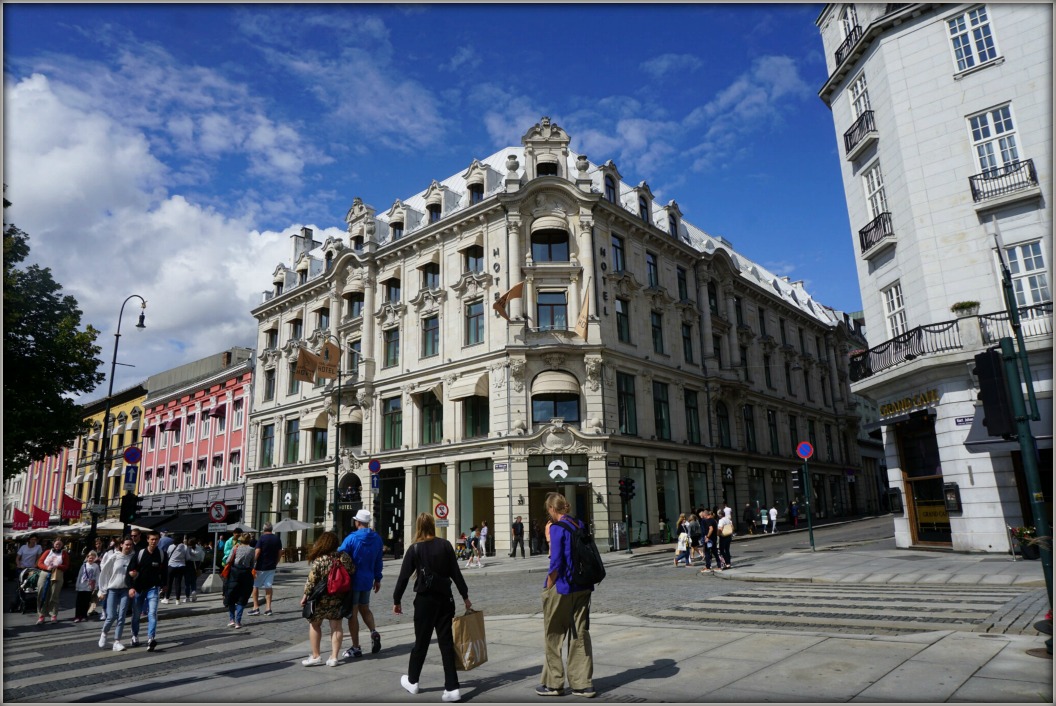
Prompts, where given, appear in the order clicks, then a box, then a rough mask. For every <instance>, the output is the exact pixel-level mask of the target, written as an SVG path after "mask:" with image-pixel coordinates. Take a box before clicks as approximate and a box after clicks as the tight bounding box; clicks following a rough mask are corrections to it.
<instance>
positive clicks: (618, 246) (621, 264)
mask: <svg viewBox="0 0 1056 706" xmlns="http://www.w3.org/2000/svg"><path fill="white" fill-rule="evenodd" d="M626 269H627V259H626V257H625V255H624V250H623V238H620V237H618V236H615V235H614V236H612V271H613V272H623V271H624V270H626Z"/></svg>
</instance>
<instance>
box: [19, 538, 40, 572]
mask: <svg viewBox="0 0 1056 706" xmlns="http://www.w3.org/2000/svg"><path fill="white" fill-rule="evenodd" d="M43 553H44V547H42V546H40V545H39V544H38V545H36V546H35V547H31V546H29V545H28V544H23V545H22V546H21V547H19V548H18V568H20V569H35V568H37V561H39V560H40V555H41V554H43Z"/></svg>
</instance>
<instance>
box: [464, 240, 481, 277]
mask: <svg viewBox="0 0 1056 706" xmlns="http://www.w3.org/2000/svg"><path fill="white" fill-rule="evenodd" d="M463 265H464V267H463V269H464V270H465V271H466V272H483V271H484V248H482V247H481V246H479V245H473V246H471V247H468V248H466V249H465V250H464V251H463Z"/></svg>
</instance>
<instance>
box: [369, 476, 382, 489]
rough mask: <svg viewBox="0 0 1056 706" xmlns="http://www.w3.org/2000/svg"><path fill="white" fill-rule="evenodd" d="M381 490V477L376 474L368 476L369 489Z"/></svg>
mask: <svg viewBox="0 0 1056 706" xmlns="http://www.w3.org/2000/svg"><path fill="white" fill-rule="evenodd" d="M379 488H381V477H380V476H378V474H377V473H372V474H370V489H371V490H378V489H379Z"/></svg>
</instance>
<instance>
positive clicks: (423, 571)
mask: <svg viewBox="0 0 1056 706" xmlns="http://www.w3.org/2000/svg"><path fill="white" fill-rule="evenodd" d="M521 551H522V552H523V551H524V546H523V545H522V546H521ZM412 573H414V574H415V576H416V578H415V581H414V592H415V597H414V647H412V648H411V657H410V662H409V664H408V665H407V673H406V674H404V675H403V676H402V677H400V685H401V686H403V688H404V689H406V690H407V691H408V692H410V693H412V694H417V693H418V680H419V677H421V675H422V667H423V665H424V664H425V656H426V654H427V653H428V652H429V641H430V640H431V639H432V637H433V633H434V632H435V633H436V643H437V646H438V647H439V648H440V659H441V661H442V662H443V665H444V693H443V694H442V695H441V696H440V699H441V701H459V700H461V698H462V694H461V692H460V691H459V688H460V687H459V683H458V672H457V671H456V661H455V643H454V639H453V638H452V634H451V623H452V620H453V619H454V617H455V600H454V598H453V597H452V596H451V583H452V582H454V584H455V587H456V588H458V593H459V595H461V596H462V602H463V604H464V605H465V606H466V610H467V611H468V610H469V609H470V608H471V607H472V605H473V604H472V603H470V600H469V587H468V586H466V580H465V579H464V578H463V577H462V572H461V570H459V568H458V558H457V557H455V551H454V549H452V548H451V544H450V543H449V542H447V541H445V540H443V539H437V538H436V523H435V521H434V520H433V516H432V515H430V514H429V513H426V512H423V513H421V514H420V515H418V519H417V520H416V521H415V533H414V544H412V545H411V549H410V551H408V552H407V553H406V554H404V555H403V564H402V566H401V567H400V575H399V577H398V578H397V579H396V586H395V588H394V589H393V593H392V612H393V614H394V615H403V607H402V605H401V601H402V600H403V592H404V590H405V589H406V588H407V583H408V582H409V581H410V578H411V574H412Z"/></svg>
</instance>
